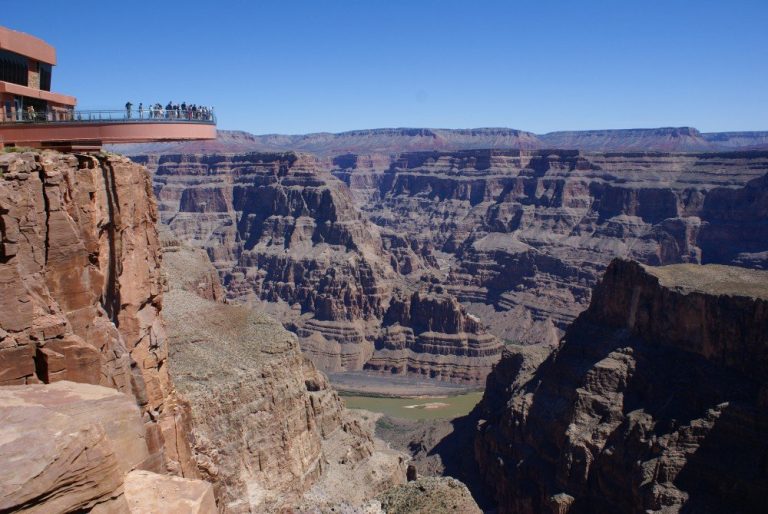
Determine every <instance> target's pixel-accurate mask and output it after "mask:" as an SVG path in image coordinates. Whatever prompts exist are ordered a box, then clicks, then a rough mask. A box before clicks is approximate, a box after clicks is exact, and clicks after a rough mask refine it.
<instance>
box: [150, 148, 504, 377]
mask: <svg viewBox="0 0 768 514" xmlns="http://www.w3.org/2000/svg"><path fill="white" fill-rule="evenodd" d="M146 162H147V163H148V164H149V165H150V166H151V167H153V168H155V175H154V176H155V191H156V193H157V195H158V198H159V202H160V206H161V213H162V216H163V219H164V221H165V222H166V223H167V224H168V226H169V227H170V229H171V231H172V232H173V235H174V237H177V238H178V239H179V240H181V241H182V242H183V243H185V244H190V245H193V246H196V247H201V248H204V249H205V250H206V251H207V252H208V255H209V256H210V258H211V261H212V262H213V264H214V266H215V267H216V269H217V270H218V271H219V273H220V274H221V276H222V278H223V282H224V284H225V287H226V289H227V293H228V296H229V297H230V298H231V299H233V300H236V301H241V302H249V303H251V304H253V305H257V306H258V307H259V309H261V310H264V311H266V312H268V313H270V314H272V315H274V316H276V317H277V318H278V319H279V320H281V321H282V322H283V323H285V324H286V326H287V327H288V328H290V329H291V330H292V331H294V332H295V333H296V334H297V335H298V336H299V338H300V342H301V346H302V349H303V351H305V352H306V353H307V354H308V355H310V356H311V357H312V359H313V361H314V362H315V364H316V365H318V366H319V367H321V368H322V369H324V370H327V371H347V370H360V369H363V368H364V367H365V366H366V365H368V364H369V363H371V365H370V366H368V368H369V369H371V370H387V371H395V372H399V373H404V374H405V373H414V372H415V373H419V374H426V375H428V376H429V375H432V376H435V377H439V378H442V379H446V380H452V381H458V382H469V383H477V382H480V381H482V380H483V379H484V377H485V376H486V375H487V373H488V372H489V371H490V368H491V366H492V364H493V363H494V362H495V361H496V360H498V357H499V354H500V350H501V344H500V342H499V341H498V340H497V339H496V338H495V337H493V336H491V335H488V334H486V333H485V331H484V327H482V326H481V325H480V324H479V323H472V324H469V325H466V326H464V327H459V326H457V325H451V327H450V329H448V331H445V332H441V331H439V330H437V329H436V328H433V329H430V330H429V332H430V333H429V334H424V335H423V336H422V332H423V330H420V328H419V327H417V326H413V327H411V326H408V322H407V321H405V320H400V321H397V324H398V328H396V329H395V330H396V331H397V330H400V328H402V327H405V329H406V331H408V330H410V332H409V333H410V334H411V336H409V337H410V339H413V340H414V343H415V344H411V343H410V342H401V343H397V344H400V346H401V348H400V349H401V350H403V351H401V352H397V354H396V355H393V354H392V352H391V351H390V350H392V349H393V348H392V345H391V344H389V343H384V342H383V341H385V340H389V339H391V337H392V332H391V331H390V330H388V329H389V328H390V325H391V324H392V323H395V321H394V320H392V321H388V320H389V319H390V317H389V316H388V314H387V313H388V312H389V310H390V309H391V308H392V307H391V304H394V303H397V302H398V301H399V300H395V297H399V296H401V295H410V294H412V293H413V292H416V291H423V293H424V294H432V293H433V292H434V291H433V290H434V289H435V287H434V284H433V283H432V281H431V279H430V276H431V273H432V272H433V271H434V270H436V269H437V268H436V266H437V261H436V260H435V259H434V257H433V256H432V255H431V254H430V252H429V249H428V248H427V247H423V246H421V245H419V244H417V243H414V242H413V240H412V239H411V238H409V237H404V236H403V235H402V234H399V233H397V232H394V231H390V230H387V229H381V228H379V227H378V226H376V225H374V224H372V223H371V222H370V221H368V220H366V219H365V217H364V216H363V215H362V214H361V212H360V211H359V209H357V207H356V206H355V204H354V200H353V198H352V196H351V193H350V190H349V189H348V188H347V187H346V186H345V185H344V184H343V183H341V182H340V181H338V180H337V179H336V178H334V177H333V176H332V175H331V174H330V173H328V172H327V171H325V170H324V166H325V164H324V163H323V161H320V160H318V159H316V158H312V157H309V156H302V155H297V154H244V155H234V156H202V157H201V156H179V155H176V156H166V157H161V158H158V159H154V158H153V159H150V158H147V159H146ZM206 284H207V282H206V281H204V282H203V285H204V286H205V287H208V286H207V285H206ZM440 294H442V296H443V297H444V300H441V301H442V302H443V303H444V305H445V306H446V308H438V309H433V308H432V307H431V305H430V304H428V303H421V302H416V303H415V304H414V307H413V308H411V310H414V309H418V308H422V307H423V308H425V309H427V310H429V312H427V311H426V310H425V311H424V312H423V313H421V314H419V313H417V312H414V313H413V319H418V318H419V317H421V318H423V317H424V316H427V315H432V316H441V315H448V316H453V315H454V314H455V313H460V315H462V316H464V315H465V313H464V312H463V310H462V309H463V308H462V307H461V306H460V305H458V304H457V303H456V302H455V300H452V299H451V298H450V295H447V294H445V292H442V293H440ZM430 309H431V310H430ZM430 323H431V324H432V325H433V326H434V327H437V326H438V325H441V324H443V325H445V326H446V327H447V326H448V325H450V323H447V320H440V319H438V318H435V319H433V320H431V321H430ZM425 326H426V325H425ZM419 338H421V339H419ZM429 338H431V341H432V342H427V339H429ZM419 341H421V342H419ZM478 347H480V350H476V348H478ZM473 348H474V349H473ZM433 351H434V352H436V353H431V352H433ZM372 359H376V361H375V362H372ZM396 361H397V362H396ZM406 362H407V363H410V364H412V365H406Z"/></svg>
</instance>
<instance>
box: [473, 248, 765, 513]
mask: <svg viewBox="0 0 768 514" xmlns="http://www.w3.org/2000/svg"><path fill="white" fill-rule="evenodd" d="M534 348H536V347H535V346H531V347H520V348H518V349H516V351H514V352H511V353H508V354H506V355H505V357H504V358H503V359H502V361H501V362H500V363H499V365H498V366H497V367H496V368H495V370H494V372H493V373H492V374H491V375H490V376H489V378H488V384H487V389H486V393H485V396H484V399H483V402H482V403H481V405H480V410H479V413H480V416H481V417H482V418H484V420H483V421H481V423H480V425H479V428H478V434H477V438H476V444H475V452H476V458H477V460H478V463H479V465H480V468H481V470H482V471H483V474H484V476H485V479H486V482H487V484H488V485H489V487H491V488H493V489H494V490H495V494H496V498H497V500H498V502H499V510H500V512H509V513H533V512H537V513H558V514H564V513H568V514H574V513H586V512H590V513H613V512H626V513H645V512H754V513H757V512H762V511H763V510H764V507H765V491H766V490H768V470H767V469H766V466H765V463H766V461H767V459H768V444H767V443H766V440H765V434H766V433H768V404H767V403H766V398H767V397H766V391H768V272H766V271H756V270H748V269H744V268H737V267H728V266H720V265H705V266H700V265H692V264H678V265H670V266H663V267H648V266H643V265H640V264H638V263H636V262H632V261H627V260H615V261H614V262H613V263H612V264H611V265H610V266H609V268H608V269H607V271H606V272H605V275H604V277H603V279H602V281H601V282H600V284H599V285H598V286H597V288H596V289H595V292H594V295H593V296H592V301H591V303H590V306H589V308H588V309H587V310H586V311H585V312H584V313H583V314H581V315H580V316H579V317H578V319H577V320H576V321H575V322H574V323H573V324H572V325H571V326H570V327H569V328H568V330H567V332H566V334H565V337H564V339H563V341H562V342H561V343H560V345H559V347H558V348H557V349H556V350H555V351H554V353H552V355H551V356H550V357H549V358H547V359H546V360H544V362H543V363H542V364H540V365H539V362H541V355H542V353H541V352H538V353H535V352H533V349H534Z"/></svg>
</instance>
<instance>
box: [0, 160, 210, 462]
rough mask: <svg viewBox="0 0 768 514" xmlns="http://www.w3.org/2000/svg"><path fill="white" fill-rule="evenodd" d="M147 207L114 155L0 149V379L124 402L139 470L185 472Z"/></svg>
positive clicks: (152, 213)
mask: <svg viewBox="0 0 768 514" xmlns="http://www.w3.org/2000/svg"><path fill="white" fill-rule="evenodd" d="M156 220H157V208H156V205H155V202H154V199H153V197H152V189H151V181H150V177H149V174H148V173H147V171H146V169H145V168H144V167H142V166H139V165H137V164H134V163H132V162H131V161H129V160H128V159H126V158H123V157H115V156H110V157H104V156H100V157H97V156H81V155H71V154H70V155H64V154H59V153H56V152H41V153H37V152H34V153H33V152H28V153H9V154H3V155H0V385H15V384H17V385H24V384H40V383H53V382H57V381H61V380H68V381H73V382H82V383H87V384H98V385H102V386H106V387H111V388H114V389H117V390H118V391H120V392H123V393H126V394H128V395H130V396H131V397H133V398H135V400H136V403H137V404H138V406H139V408H140V411H141V415H142V417H143V422H144V428H145V431H146V434H145V437H146V442H147V445H148V448H149V453H148V456H147V461H146V462H145V463H144V464H143V465H142V467H143V468H145V469H149V470H154V471H171V472H173V473H175V474H180V475H183V476H192V477H194V476H196V474H197V473H196V468H195V466H194V464H193V463H192V461H191V456H190V450H189V445H188V444H187V441H186V436H185V434H186V433H187V431H188V428H189V425H188V419H187V418H188V414H189V413H188V407H187V405H186V404H185V403H184V402H183V401H182V400H181V399H180V398H179V397H178V396H177V395H176V392H175V390H174V387H173V384H172V382H171V380H170V378H169V376H168V370H167V365H166V364H167V362H166V361H167V352H168V347H167V344H166V338H165V331H164V328H163V325H162V318H161V309H162V282H163V280H162V275H161V272H160V244H159V241H158V237H157V230H156V228H155V222H156Z"/></svg>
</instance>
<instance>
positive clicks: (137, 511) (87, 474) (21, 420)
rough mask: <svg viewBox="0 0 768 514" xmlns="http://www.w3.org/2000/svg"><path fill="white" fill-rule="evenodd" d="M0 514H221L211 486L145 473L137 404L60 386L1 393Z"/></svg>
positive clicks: (106, 392) (104, 392)
mask: <svg viewBox="0 0 768 514" xmlns="http://www.w3.org/2000/svg"><path fill="white" fill-rule="evenodd" d="M0 419H2V423H1V424H0V459H1V460H2V462H3V466H2V467H0V510H2V511H3V512H28V513H40V514H46V513H50V512H95V513H114V514H123V513H125V514H128V513H131V514H145V513H147V512H178V513H182V512H184V513H196V514H214V513H215V512H217V510H216V504H215V502H214V498H213V489H212V487H211V484H209V483H207V482H204V481H202V480H195V479H187V478H180V477H171V476H168V475H159V474H157V473H153V472H150V471H146V470H142V469H141V468H143V467H144V466H146V465H147V463H148V462H149V461H151V458H152V457H151V455H150V449H149V448H148V446H147V439H146V437H145V429H144V423H142V420H141V413H140V411H139V408H138V406H137V405H136V402H135V400H134V399H133V398H132V397H130V396H128V395H126V394H122V393H120V392H118V391H116V390H115V389H111V388H107V387H102V386H96V385H91V384H81V383H75V382H69V381H58V382H55V383H52V384H34V385H32V384H30V385H16V386H4V387H0Z"/></svg>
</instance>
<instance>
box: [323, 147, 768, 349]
mask: <svg viewBox="0 0 768 514" xmlns="http://www.w3.org/2000/svg"><path fill="white" fill-rule="evenodd" d="M766 172H768V154H766V153H765V152H742V153H725V154H662V153H622V154H618V153H617V154H582V153H579V152H577V151H562V150H551V151H545V152H542V151H500V150H493V151H489V150H471V151H463V152H420V153H411V154H401V155H399V156H396V157H395V158H393V159H391V161H389V163H388V162H387V160H385V159H378V158H373V157H369V156H346V157H344V158H337V159H335V160H334V174H335V175H337V176H338V177H340V178H342V179H343V180H344V181H345V182H346V183H348V184H349V185H350V187H351V189H352V192H353V193H354V195H355V198H356V199H357V201H358V204H359V205H361V206H362V208H363V209H364V210H365V212H366V213H367V214H368V215H369V217H370V219H371V220H372V221H374V222H375V223H376V224H377V225H379V226H382V227H384V228H386V229H390V230H392V231H394V232H397V233H398V234H403V235H404V236H405V237H407V238H408V239H409V240H411V241H415V242H416V243H417V244H418V245H419V247H421V248H429V249H432V250H433V252H432V255H434V256H435V257H436V260H437V261H438V262H439V264H440V271H441V272H442V275H440V274H439V273H438V276H439V281H440V282H442V283H443V284H444V286H445V289H446V291H447V292H449V293H451V294H452V295H454V296H456V297H457V298H458V299H459V300H460V301H461V302H462V303H463V304H464V305H465V306H466V307H467V308H468V310H469V311H470V312H472V313H473V314H475V315H477V316H478V317H479V318H480V319H482V320H483V322H485V323H488V324H489V325H490V327H491V332H492V333H494V334H495V335H497V336H498V337H500V338H503V339H507V340H508V341H510V342H538V341H548V342H550V343H554V342H556V341H557V339H558V338H559V335H560V333H561V330H563V329H564V328H565V327H566V326H567V325H568V324H569V323H570V322H571V321H572V320H573V319H574V318H575V317H576V315H577V314H578V313H579V312H581V311H582V310H583V309H584V308H586V306H587V305H588V303H589V298H590V291H591V288H592V286H593V285H594V284H595V283H596V281H597V279H598V277H599V276H600V274H601V273H602V272H603V270H604V269H605V267H606V266H607V265H608V263H609V262H610V260H611V259H612V258H614V257H616V256H622V257H631V258H633V259H637V260H639V261H641V262H645V263H649V264H655V265H658V264H669V263H677V262H717V263H725V264H728V263H738V264H742V265H747V266H750V267H757V268H766V267H768V260H766V255H768V254H766V251H768V235H767V234H766V232H765V231H766V228H765V227H766V220H768V216H767V215H766V205H768V203H767V201H766V192H767V191H768V186H767V185H766V178H765V175H766Z"/></svg>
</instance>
